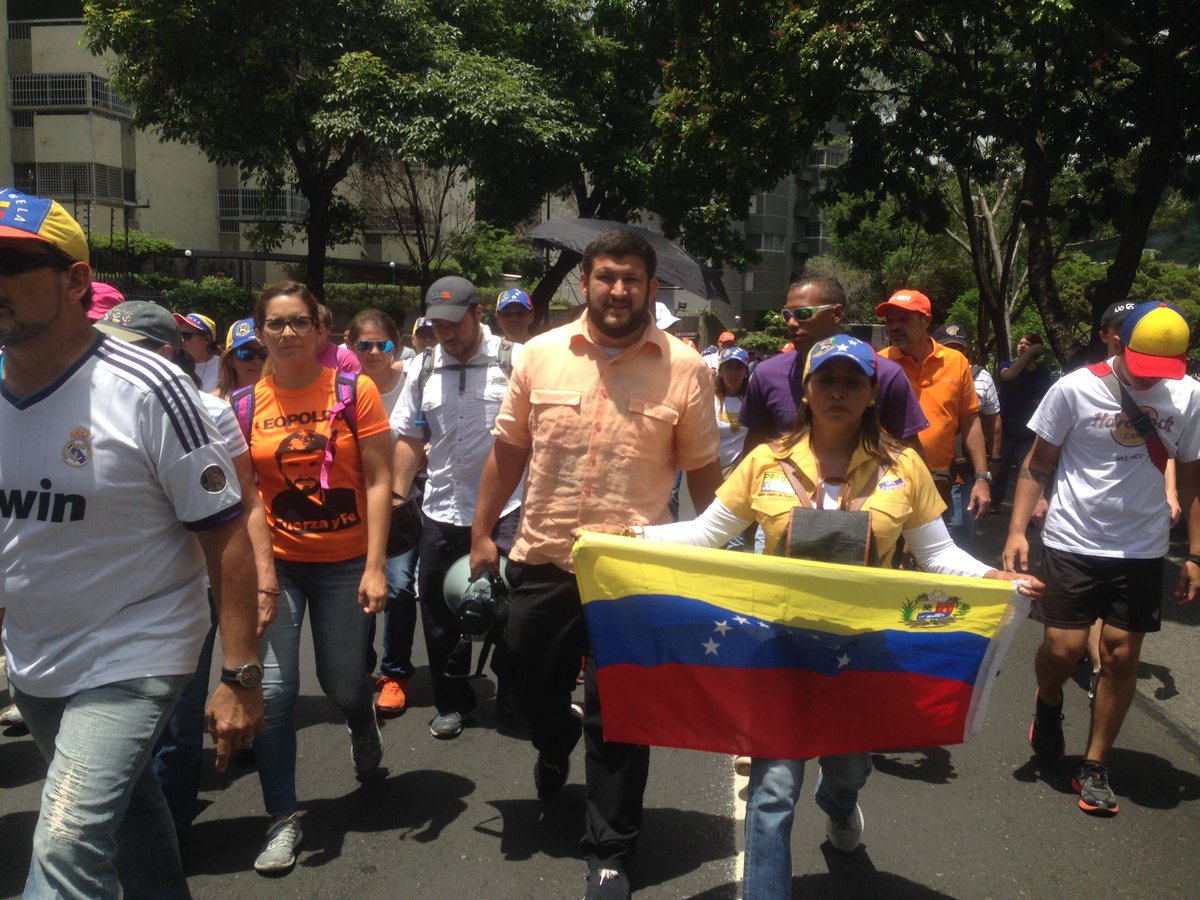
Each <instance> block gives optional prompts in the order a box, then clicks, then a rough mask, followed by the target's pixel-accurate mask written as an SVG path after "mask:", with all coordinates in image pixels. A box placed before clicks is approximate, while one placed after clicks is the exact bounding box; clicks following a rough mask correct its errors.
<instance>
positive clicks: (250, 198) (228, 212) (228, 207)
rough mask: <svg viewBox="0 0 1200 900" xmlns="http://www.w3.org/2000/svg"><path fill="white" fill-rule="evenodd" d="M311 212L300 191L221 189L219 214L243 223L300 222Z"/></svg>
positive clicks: (218, 194) (218, 197)
mask: <svg viewBox="0 0 1200 900" xmlns="http://www.w3.org/2000/svg"><path fill="white" fill-rule="evenodd" d="M307 215H308V201H307V200H306V199H304V197H303V195H301V194H299V193H297V192H296V191H291V190H283V191H279V192H277V193H274V194H269V193H268V192H267V191H264V190H263V189H262V188H252V187H242V188H219V189H218V190H217V217H218V218H220V219H223V220H227V221H228V220H236V221H239V222H262V221H281V222H300V221H303V219H304V217H305V216H307Z"/></svg>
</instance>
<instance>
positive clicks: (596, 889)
mask: <svg viewBox="0 0 1200 900" xmlns="http://www.w3.org/2000/svg"><path fill="white" fill-rule="evenodd" d="M584 900H629V879H628V878H627V877H625V871H624V869H622V868H621V867H620V865H619V864H618V863H616V862H613V861H608V862H603V863H600V864H598V865H597V866H596V868H594V869H592V871H591V872H589V873H588V880H587V893H586V894H585V895H584Z"/></svg>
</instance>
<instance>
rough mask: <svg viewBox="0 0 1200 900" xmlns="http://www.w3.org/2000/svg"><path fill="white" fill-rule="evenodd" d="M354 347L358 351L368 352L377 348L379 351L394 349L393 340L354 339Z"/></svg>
mask: <svg viewBox="0 0 1200 900" xmlns="http://www.w3.org/2000/svg"><path fill="white" fill-rule="evenodd" d="M354 349H356V350H357V351H358V352H359V353H370V352H371V351H372V350H378V351H379V352H380V353H391V352H392V351H393V350H395V349H396V344H395V342H394V341H355V343H354Z"/></svg>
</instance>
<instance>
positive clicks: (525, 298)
mask: <svg viewBox="0 0 1200 900" xmlns="http://www.w3.org/2000/svg"><path fill="white" fill-rule="evenodd" d="M514 303H515V304H516V305H517V306H520V307H522V308H523V309H527V310H529V311H530V312H533V301H532V300H530V299H529V295H528V294H527V293H525V292H524V291H522V290H520V289H519V288H509V289H508V290H507V291H501V292H500V296H498V297H497V298H496V312H500V310H502V309H504V307H506V306H512V305H513V304H514Z"/></svg>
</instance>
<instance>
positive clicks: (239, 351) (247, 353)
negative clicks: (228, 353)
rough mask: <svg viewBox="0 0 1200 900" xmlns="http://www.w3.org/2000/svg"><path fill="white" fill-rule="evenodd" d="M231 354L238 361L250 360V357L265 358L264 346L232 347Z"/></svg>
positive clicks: (265, 349) (265, 350)
mask: <svg viewBox="0 0 1200 900" xmlns="http://www.w3.org/2000/svg"><path fill="white" fill-rule="evenodd" d="M233 355H234V356H236V357H237V358H238V360H239V361H240V362H250V360H252V359H261V360H265V359H266V358H267V348H266V347H234V348H233Z"/></svg>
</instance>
